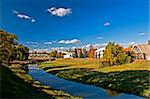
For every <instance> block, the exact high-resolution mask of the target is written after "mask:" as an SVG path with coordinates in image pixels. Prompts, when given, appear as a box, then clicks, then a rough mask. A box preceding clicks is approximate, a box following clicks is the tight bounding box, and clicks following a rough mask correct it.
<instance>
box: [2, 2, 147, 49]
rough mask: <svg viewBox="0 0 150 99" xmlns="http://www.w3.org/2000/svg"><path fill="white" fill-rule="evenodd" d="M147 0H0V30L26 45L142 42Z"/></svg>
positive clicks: (43, 47) (43, 46)
mask: <svg viewBox="0 0 150 99" xmlns="http://www.w3.org/2000/svg"><path fill="white" fill-rule="evenodd" d="M148 4H149V0H36V1H35V0H1V8H2V9H1V25H0V27H1V29H3V30H5V31H8V32H11V33H14V34H16V35H17V36H18V38H19V42H20V43H22V44H25V45H27V46H28V47H30V48H41V49H47V48H48V49H50V48H55V47H73V46H86V45H87V44H89V43H90V44H99V45H101V44H105V43H107V42H109V41H115V42H117V43H121V44H129V42H130V43H132V42H136V43H146V42H147V40H148V34H149V19H148V17H149V13H148V10H149V5H148Z"/></svg>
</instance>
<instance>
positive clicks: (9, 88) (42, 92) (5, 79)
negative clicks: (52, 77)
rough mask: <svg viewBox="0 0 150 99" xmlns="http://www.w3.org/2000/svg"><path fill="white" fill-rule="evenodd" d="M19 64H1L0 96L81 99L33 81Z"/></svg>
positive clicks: (37, 98)
mask: <svg viewBox="0 0 150 99" xmlns="http://www.w3.org/2000/svg"><path fill="white" fill-rule="evenodd" d="M18 67H20V65H18V66H17V65H13V66H9V68H8V67H6V66H1V79H0V80H1V98H36V99H39V98H40V99H51V98H52V99H53V98H54V99H62V98H63V99H81V97H76V96H72V95H70V94H68V93H65V92H63V91H59V90H54V89H52V88H51V87H50V86H45V85H43V84H41V83H40V82H39V81H35V80H33V79H32V77H31V76H29V75H28V74H27V73H26V71H24V70H22V69H20V68H18Z"/></svg>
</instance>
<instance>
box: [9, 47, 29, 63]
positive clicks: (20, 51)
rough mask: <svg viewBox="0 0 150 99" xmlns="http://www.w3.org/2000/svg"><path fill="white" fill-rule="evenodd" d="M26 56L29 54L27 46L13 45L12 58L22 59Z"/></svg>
mask: <svg viewBox="0 0 150 99" xmlns="http://www.w3.org/2000/svg"><path fill="white" fill-rule="evenodd" d="M28 56H29V48H27V47H26V46H23V45H16V46H15V49H14V52H13V55H12V59H14V60H20V61H23V60H27V59H28Z"/></svg>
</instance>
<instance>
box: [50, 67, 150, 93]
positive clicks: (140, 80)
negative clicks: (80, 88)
mask: <svg viewBox="0 0 150 99" xmlns="http://www.w3.org/2000/svg"><path fill="white" fill-rule="evenodd" d="M50 73H52V74H55V75H57V76H59V77H61V78H64V79H67V80H71V81H76V82H81V83H86V84H91V85H95V86H99V87H103V88H106V89H111V90H115V91H118V92H125V93H132V94H136V95H140V96H143V92H144V90H147V89H149V81H150V78H149V73H150V72H149V71H148V70H129V71H121V72H110V73H102V72H97V71H91V69H83V68H80V69H65V70H55V71H51V72H50Z"/></svg>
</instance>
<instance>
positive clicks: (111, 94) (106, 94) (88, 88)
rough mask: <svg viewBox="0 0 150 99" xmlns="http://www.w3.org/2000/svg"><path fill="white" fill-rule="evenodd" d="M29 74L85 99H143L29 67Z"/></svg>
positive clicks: (46, 83)
mask: <svg viewBox="0 0 150 99" xmlns="http://www.w3.org/2000/svg"><path fill="white" fill-rule="evenodd" d="M28 74H29V75H31V76H32V78H33V79H35V80H38V81H40V82H41V83H42V84H44V85H47V86H50V87H51V88H53V89H57V90H62V91H64V92H67V93H70V94H72V95H74V96H81V97H83V98H84V99H143V98H142V97H139V96H136V95H133V94H124V93H117V92H115V91H111V90H109V89H107V90H106V89H103V88H100V87H95V86H92V85H87V84H81V83H78V82H73V81H68V80H65V79H62V78H59V77H57V76H54V75H52V74H50V73H46V72H45V71H43V70H41V69H38V68H36V67H29V72H28Z"/></svg>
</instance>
